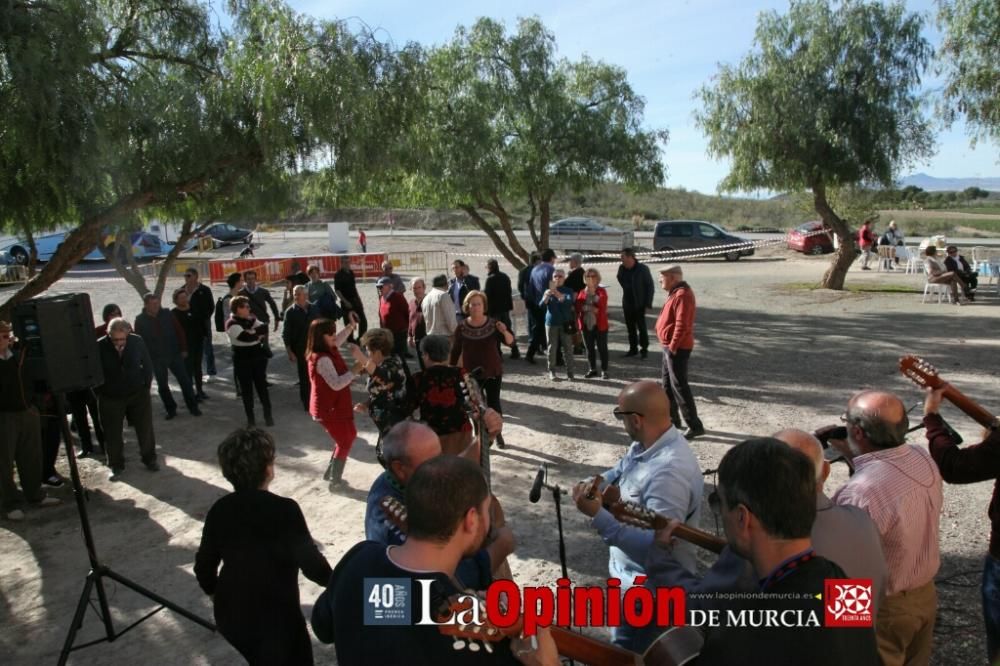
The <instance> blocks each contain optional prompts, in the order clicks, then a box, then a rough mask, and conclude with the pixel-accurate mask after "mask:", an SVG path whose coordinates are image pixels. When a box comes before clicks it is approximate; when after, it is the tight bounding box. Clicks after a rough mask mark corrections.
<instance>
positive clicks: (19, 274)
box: [0, 251, 28, 282]
mask: <svg viewBox="0 0 1000 666" xmlns="http://www.w3.org/2000/svg"><path fill="white" fill-rule="evenodd" d="M27 270H28V269H27V268H25V267H24V266H22V265H21V264H19V263H17V259H15V258H14V255H12V254H11V253H10V252H6V251H4V252H0V282H17V281H18V280H23V279H25V277H27Z"/></svg>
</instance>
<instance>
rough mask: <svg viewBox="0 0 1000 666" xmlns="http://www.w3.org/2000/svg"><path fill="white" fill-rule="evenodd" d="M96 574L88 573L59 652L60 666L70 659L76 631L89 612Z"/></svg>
mask: <svg viewBox="0 0 1000 666" xmlns="http://www.w3.org/2000/svg"><path fill="white" fill-rule="evenodd" d="M95 577H96V576H95V574H94V572H93V571H91V572H90V574H88V575H87V581H86V582H85V583H84V584H83V593H82V594H81V595H80V601H79V602H78V603H77V604H76V613H74V614H73V623H72V624H71V625H70V626H69V635H67V636H66V641H65V642H64V643H63V649H62V652H60V653H59V666H63V665H64V664H65V663H66V660H67V659H69V653H70V651H71V650H72V649H73V641H74V640H75V639H76V632H77V631H79V630H80V627H81V626H83V614H84V613H85V612H87V603H88V602H89V601H90V588H91V587H93V586H94V578H95Z"/></svg>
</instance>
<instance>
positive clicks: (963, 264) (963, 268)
mask: <svg viewBox="0 0 1000 666" xmlns="http://www.w3.org/2000/svg"><path fill="white" fill-rule="evenodd" d="M944 267H945V268H946V269H947V270H949V271H952V272H954V273H971V272H972V267H971V266H969V262H967V261H966V260H965V257H963V256H962V255H958V258H957V259H953V258H951V257H945V259H944Z"/></svg>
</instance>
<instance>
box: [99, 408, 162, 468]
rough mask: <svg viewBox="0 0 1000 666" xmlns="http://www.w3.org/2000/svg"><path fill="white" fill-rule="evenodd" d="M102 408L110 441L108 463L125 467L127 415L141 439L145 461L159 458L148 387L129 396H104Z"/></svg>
mask: <svg viewBox="0 0 1000 666" xmlns="http://www.w3.org/2000/svg"><path fill="white" fill-rule="evenodd" d="M98 404H99V405H100V408H101V423H102V424H103V425H104V437H105V442H106V443H107V447H106V449H105V450H106V451H107V454H108V465H110V466H111V467H112V468H114V469H124V467H125V452H124V449H125V438H124V436H123V434H124V433H123V428H124V426H125V417H128V422H129V423H131V424H132V427H133V428H134V429H135V434H136V438H137V439H138V440H139V454H140V455H141V456H142V461H143V462H144V463H149V462H152V461H154V460H156V438H155V436H154V435H153V405H152V401H151V400H150V397H149V391H148V389H147V390H145V391H143V390H139V391H136V392H135V393H133V394H132V395H131V396H129V397H127V398H108V397H105V396H101V397H100V399H99V400H98Z"/></svg>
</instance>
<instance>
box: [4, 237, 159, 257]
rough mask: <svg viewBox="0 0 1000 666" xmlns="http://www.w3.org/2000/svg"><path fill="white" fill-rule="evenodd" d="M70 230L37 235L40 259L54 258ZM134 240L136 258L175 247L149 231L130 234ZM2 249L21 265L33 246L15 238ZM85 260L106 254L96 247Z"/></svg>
mask: <svg viewBox="0 0 1000 666" xmlns="http://www.w3.org/2000/svg"><path fill="white" fill-rule="evenodd" d="M67 233H68V232H60V233H56V234H46V235H44V236H37V237H36V238H35V249H36V250H38V261H49V260H50V259H52V255H54V254H55V253H56V251H57V250H58V249H59V246H60V245H62V242H63V241H64V240H65V239H66V234H67ZM129 238H130V240H131V241H132V254H133V255H135V258H136V259H143V258H146V257H162V256H165V255H166V254H167V253H169V252H170V250H171V249H172V248H173V247H174V245H173V243H166V242H164V241H163V240H161V239H160V237H159V236H154V235H153V234H150V233H147V232H145V231H135V232H132V234H131V235H130V236H129ZM0 251H6V252H9V253H10V256H11V257H13V258H14V261H16V262H17V263H19V264H21V265H26V264H27V263H28V254H29V253H30V251H31V246H29V245H28V243H27V241H23V240H20V239H19V240H15V241H12V242H8V243H7V244H6V245H4V246H2V247H0ZM84 260H85V261H104V255H103V254H101V251H100V250H99V249H97V248H96V247H95V248H94V249H93V250H92V251H91V252H90V253H89V254H87V255H86V256H84Z"/></svg>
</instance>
